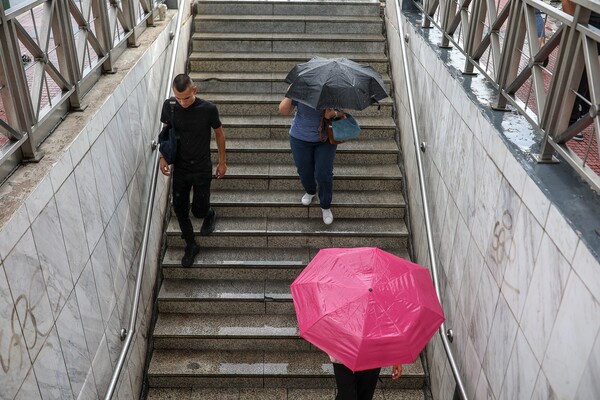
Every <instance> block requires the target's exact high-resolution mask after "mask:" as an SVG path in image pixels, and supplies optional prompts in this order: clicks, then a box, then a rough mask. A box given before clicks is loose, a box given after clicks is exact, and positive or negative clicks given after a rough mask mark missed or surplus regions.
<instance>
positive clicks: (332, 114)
mask: <svg viewBox="0 0 600 400" xmlns="http://www.w3.org/2000/svg"><path fill="white" fill-rule="evenodd" d="M345 117H346V114H344V112H343V111H339V110H336V109H334V108H327V109H325V118H327V119H341V118H345Z"/></svg>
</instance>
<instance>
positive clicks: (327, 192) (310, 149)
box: [290, 136, 337, 210]
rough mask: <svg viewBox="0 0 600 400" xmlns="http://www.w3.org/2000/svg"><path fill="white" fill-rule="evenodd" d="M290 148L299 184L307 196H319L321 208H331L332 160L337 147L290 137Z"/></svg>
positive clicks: (326, 143)
mask: <svg viewBox="0 0 600 400" xmlns="http://www.w3.org/2000/svg"><path fill="white" fill-rule="evenodd" d="M290 147H291V148H292V155H293V156H294V163H295V164H296V169H297V171H298V175H299V176H300V182H301V183H302V186H303V187H304V190H305V191H306V193H308V194H315V193H317V189H318V194H319V201H320V203H321V208H324V209H326V210H327V209H329V208H331V199H332V197H333V160H334V159H335V151H336V149H337V145H335V144H331V143H329V142H306V141H304V140H300V139H296V138H294V137H292V136H290Z"/></svg>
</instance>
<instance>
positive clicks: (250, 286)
mask: <svg viewBox="0 0 600 400" xmlns="http://www.w3.org/2000/svg"><path fill="white" fill-rule="evenodd" d="M291 283H292V282H291V281H281V280H257V281H247V280H231V279H229V280H228V279H222V280H202V279H165V280H164V281H163V284H162V287H161V288H160V292H159V294H158V298H159V300H185V301H201V300H243V301H248V300H260V301H264V300H265V299H273V300H285V301H291V300H292V294H291V292H290V284H291ZM167 315H168V314H167ZM159 321H160V317H159Z"/></svg>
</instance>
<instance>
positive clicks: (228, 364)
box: [148, 349, 424, 379]
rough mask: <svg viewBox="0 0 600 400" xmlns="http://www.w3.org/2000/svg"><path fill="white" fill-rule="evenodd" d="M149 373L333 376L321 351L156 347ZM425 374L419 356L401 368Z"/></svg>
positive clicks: (387, 369) (411, 374)
mask: <svg viewBox="0 0 600 400" xmlns="http://www.w3.org/2000/svg"><path fill="white" fill-rule="evenodd" d="M148 374H149V375H151V376H165V375H185V376H194V375H209V376H250V375H282V376H307V377H309V376H333V366H332V364H331V361H330V360H329V357H328V356H327V355H326V354H325V353H323V352H321V351H294V352H288V351H281V352H280V351H261V350H258V351H245V350H240V351H223V350H218V351H210V350H168V349H155V350H154V353H153V357H152V361H151V362H150V366H149V369H148ZM390 375H391V368H390V367H385V368H382V371H381V376H382V377H389V376H390ZM423 375H424V371H423V366H422V364H421V361H420V360H419V359H417V361H415V362H414V363H412V364H405V365H404V368H403V371H402V376H403V377H404V378H408V377H414V376H423ZM400 379H402V378H400Z"/></svg>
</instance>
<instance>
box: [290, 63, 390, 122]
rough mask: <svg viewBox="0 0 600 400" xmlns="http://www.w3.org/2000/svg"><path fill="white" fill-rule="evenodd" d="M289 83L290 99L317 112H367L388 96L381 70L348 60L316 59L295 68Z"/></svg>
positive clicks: (291, 72)
mask: <svg viewBox="0 0 600 400" xmlns="http://www.w3.org/2000/svg"><path fill="white" fill-rule="evenodd" d="M285 81H286V82H287V83H290V84H291V86H290V88H289V89H288V92H287V93H286V95H285V96H286V97H289V98H290V99H292V100H296V101H299V102H300V103H304V104H306V105H308V106H310V107H312V108H315V109H317V110H323V109H325V108H338V109H342V108H349V109H352V110H364V109H365V108H367V107H368V106H370V105H371V104H373V103H377V102H378V101H379V100H381V99H385V98H386V97H388V94H387V93H386V91H385V84H384V83H383V79H382V78H381V75H380V74H379V73H378V72H377V71H375V70H374V69H373V68H372V67H370V66H368V65H363V64H358V63H355V62H354V61H352V60H348V59H347V58H323V57H314V58H312V59H310V61H308V62H305V63H302V64H297V65H296V66H295V67H294V68H292V70H291V71H290V72H289V73H288V75H287V76H286V78H285Z"/></svg>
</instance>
